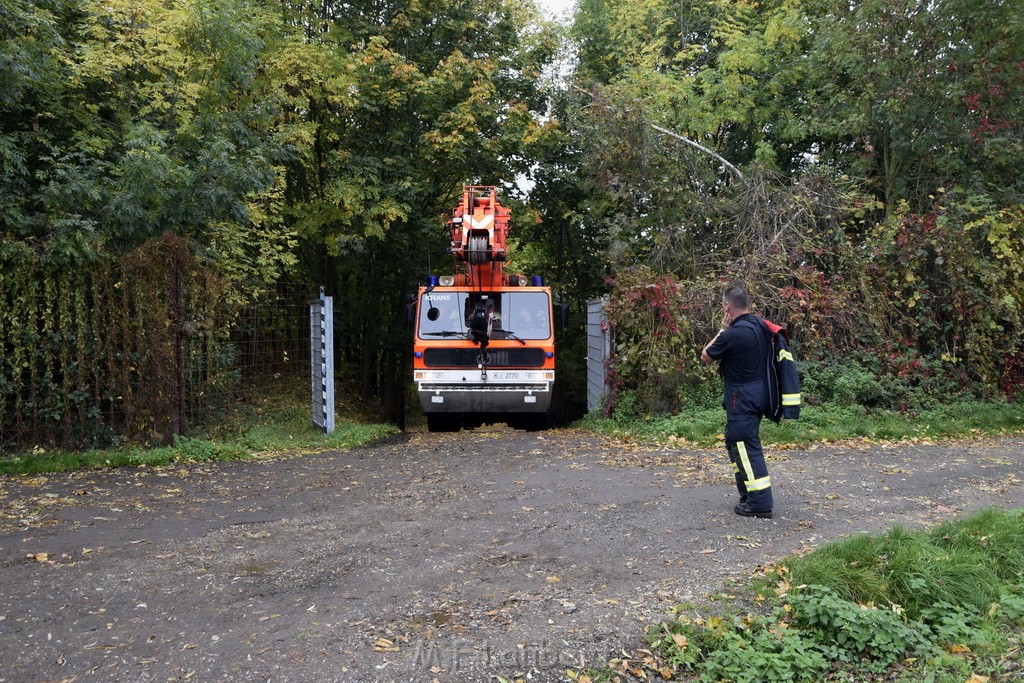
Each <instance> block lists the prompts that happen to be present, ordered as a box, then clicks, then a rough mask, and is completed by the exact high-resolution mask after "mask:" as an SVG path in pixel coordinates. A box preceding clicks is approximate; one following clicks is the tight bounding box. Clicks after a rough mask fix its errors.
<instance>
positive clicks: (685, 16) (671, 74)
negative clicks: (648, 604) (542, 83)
mask: <svg viewBox="0 0 1024 683" xmlns="http://www.w3.org/2000/svg"><path fill="white" fill-rule="evenodd" d="M965 16H970V17H971V21H964V19H963V18H964V17H965ZM1021 21H1022V20H1021V17H1020V14H1019V13H1018V12H1014V11H1013V10H1012V9H1011V6H1010V5H1009V4H1007V3H988V4H986V5H985V7H984V8H980V7H976V6H975V4H974V3H970V2H967V0H942V1H941V2H927V3H925V2H910V3H904V4H902V5H893V4H892V3H888V2H882V1H881V0H870V1H868V2H858V3H854V4H850V3H842V2H837V1H835V0H813V1H811V2H800V3H794V2H788V1H782V0H773V1H771V2H762V3H757V4H756V6H755V4H754V3H748V2H736V3H722V2H718V1H717V0H702V1H700V2H689V3H683V4H678V3H677V4H672V3H664V2H657V1H651V0H628V1H627V2H623V3H617V4H613V3H606V2H603V1H600V0H593V1H587V2H581V3H580V4H579V6H578V9H577V12H576V15H575V23H574V26H573V35H574V37H575V39H576V41H577V44H578V46H579V49H580V63H579V67H578V70H577V74H576V75H577V77H578V79H579V80H580V81H581V82H582V83H583V84H584V85H585V86H586V87H587V90H586V91H583V90H582V89H580V88H575V89H573V90H572V91H571V92H569V93H567V94H566V96H565V97H564V101H565V109H564V114H563V115H562V118H563V119H564V121H565V123H566V125H567V126H568V127H569V128H570V129H571V130H572V131H573V132H574V134H575V135H576V138H577V139H578V149H579V150H580V156H579V158H578V160H576V163H577V164H578V170H579V173H580V174H581V175H582V176H583V178H584V181H583V182H581V185H582V186H584V187H587V188H588V192H589V193H590V194H591V197H592V199H591V200H590V203H589V204H585V205H586V206H589V207H593V208H594V209H597V211H595V212H594V215H593V216H592V217H591V219H592V220H593V221H594V225H593V226H592V228H591V229H592V230H593V231H594V232H596V233H598V234H606V235H607V237H608V239H609V242H610V249H609V252H610V267H611V269H612V271H613V275H614V277H615V280H616V281H617V282H618V281H619V280H620V279H624V282H626V283H627V286H625V287H618V288H617V289H615V290H614V291H613V292H612V306H613V307H615V306H620V307H624V308H628V307H629V306H630V305H632V303H634V301H633V299H630V297H631V296H633V295H634V294H633V293H634V292H635V291H636V290H637V287H638V286H643V284H642V283H641V284H640V285H637V281H636V280H637V278H634V279H633V281H630V278H632V277H633V275H632V274H633V273H634V272H635V264H636V263H637V262H638V261H639V262H642V263H647V264H649V266H650V270H649V271H648V272H646V273H643V274H642V275H641V277H640V278H639V279H640V280H643V279H646V281H647V282H646V284H652V283H654V282H656V281H657V282H659V283H660V284H659V286H660V287H661V288H662V289H673V290H677V291H684V292H689V293H692V292H695V291H703V289H704V288H708V289H710V290H715V293H717V292H720V290H721V288H722V287H723V285H724V284H727V283H742V284H746V285H747V286H748V288H749V289H750V291H751V293H752V294H753V297H754V300H755V302H756V304H757V305H758V307H759V309H760V311H761V312H762V313H763V314H765V315H766V316H767V317H769V318H771V319H773V320H774V321H775V322H778V323H781V324H785V325H786V326H787V327H788V328H789V329H790V331H791V333H792V335H793V338H794V342H795V347H796V351H797V354H798V357H800V358H802V359H804V360H806V361H820V362H822V363H824V364H827V365H829V366H833V367H828V368H812V367H808V369H807V372H808V373H809V374H810V375H811V376H810V377H809V378H808V380H809V382H808V383H809V385H810V386H811V391H810V392H809V394H810V397H811V398H812V399H816V400H825V401H832V400H836V401H854V402H858V403H860V404H862V405H865V406H867V407H870V408H876V407H884V408H889V409H894V410H901V411H916V410H921V409H923V408H926V407H930V406H933V405H935V404H937V403H944V402H948V401H949V400H950V397H951V396H964V397H965V398H969V397H981V396H992V395H993V394H995V393H996V392H1002V393H1003V394H1004V395H1006V396H1007V397H1009V398H1011V399H1013V398H1015V397H1017V396H1018V395H1019V391H1020V389H1019V387H1020V386H1022V379H1024V374H1022V373H1024V361H1022V358H1024V354H1022V349H1021V346H1020V343H1021V342H1020V339H1021V338H1022V335H1021V334H1020V330H1021V318H1020V310H1021V305H1022V292H1024V283H1022V280H1021V275H1020V274H1021V264H1022V262H1024V261H1022V258H1021V254H1020V251H1019V250H1017V249H1014V248H1013V247H1012V245H1013V244H1017V243H1019V241H1020V240H1021V239H1022V238H1024V236H1022V235H1021V234H1020V230H1021V226H1024V220H1022V218H1021V206H1024V184H1022V182H1021V179H1020V176H1019V174H1018V173H1015V172H1014V171H1012V170H1011V168H1010V167H1008V166H1007V163H1009V162H1010V160H1011V159H1013V160H1015V162H1014V163H1016V164H1017V165H1018V166H1019V165H1020V164H1021V163H1024V145H1022V143H1021V140H1022V139H1024V136H1021V135H1020V134H1019V133H1020V126H1021V122H1022V121H1024V108H1022V106H1024V105H1022V103H1024V98H1021V97H1020V96H1019V95H1020V92H1021V90H1022V88H1024V69H1022V67H1021V61H1020V55H1021V54H1024V38H1022V36H1024V31H1021V30H1020V29H1021ZM653 125H659V126H661V127H665V128H668V129H671V130H672V131H675V132H676V133H677V134H678V135H680V136H683V137H685V138H686V139H687V140H689V141H692V142H693V143H696V144H699V145H703V146H704V147H705V148H706V151H699V150H698V149H697V148H696V147H695V146H693V145H688V144H685V143H683V142H681V141H679V140H678V139H677V138H674V137H669V136H665V135H662V134H660V133H657V132H656V131H655V130H654V129H653V127H652V126H653ZM712 153H717V154H720V155H722V156H724V157H725V158H726V159H727V160H728V161H729V162H731V163H732V164H734V165H735V166H738V167H739V171H737V172H732V171H728V170H726V169H725V167H724V166H721V165H719V162H717V161H716V160H715V158H714V156H712ZM741 174H742V177H741ZM666 274H668V275H671V276H672V278H673V282H671V283H665V282H664V281H663V278H664V276H665V275H666ZM690 298H691V301H690V302H689V303H695V302H696V301H697V300H699V299H695V298H694V297H692V296H691V297H690ZM709 301H711V302H713V297H710V298H709ZM672 319H673V322H674V324H675V326H676V327H677V328H681V329H685V330H686V332H687V335H686V340H685V342H686V344H687V345H688V346H689V347H688V348H683V346H684V345H683V344H682V343H680V342H676V345H675V346H674V347H673V348H671V349H666V351H665V355H666V357H672V355H673V354H676V357H683V358H686V357H692V356H691V355H690V354H692V353H694V352H695V351H696V350H699V349H700V348H701V347H702V345H703V343H704V342H705V341H706V340H707V339H708V338H709V337H710V336H711V335H712V334H713V333H714V330H715V329H716V327H717V320H714V315H713V314H711V315H708V314H707V313H694V311H693V310H692V309H691V310H690V311H688V312H687V313H686V314H685V315H684V314H683V313H681V312H680V310H679V309H677V310H676V311H674V312H673V314H672ZM618 322H619V328H618V329H617V334H618V335H620V337H621V338H622V340H623V342H622V344H620V346H621V347H622V348H623V350H624V351H625V352H626V358H625V359H624V361H625V362H624V366H625V370H626V372H625V373H624V374H623V375H622V376H621V377H616V378H615V379H616V381H618V382H620V386H619V388H620V389H622V390H630V391H633V392H635V394H636V395H637V396H638V397H641V403H644V404H645V405H644V411H648V412H654V413H660V412H666V411H671V410H674V409H675V407H676V406H673V405H672V403H671V402H670V401H664V400H659V399H657V398H655V400H651V401H649V402H646V397H647V396H649V395H652V396H654V397H658V396H660V395H662V394H664V393H665V392H664V389H663V388H662V387H661V386H660V385H661V384H663V383H664V380H663V378H662V377H661V376H660V374H659V373H657V372H654V373H650V374H645V373H644V372H643V371H642V370H635V369H634V368H635V367H637V366H638V363H639V364H641V365H642V362H643V361H646V359H648V358H652V357H653V356H652V353H651V352H649V351H647V350H645V349H644V348H643V342H642V340H644V339H647V336H646V335H644V334H643V331H644V326H645V325H646V323H645V322H644V321H643V320H640V321H637V327H636V329H632V328H631V324H632V320H630V319H629V318H624V319H622V320H620V321H618ZM680 354H681V355H680ZM834 359H841V360H840V361H836V360H834ZM657 365H662V366H663V365H665V363H664V361H663V360H662V359H658V362H656V363H654V366H655V367H656V366H657ZM818 369H820V370H823V371H822V372H820V373H819V372H816V370H818ZM832 370H834V371H832ZM816 374H817V375H818V376H815V375H816ZM648 378H650V379H648ZM676 379H678V383H679V384H680V385H681V386H683V387H685V388H684V390H683V391H684V393H685V391H686V389H687V388H689V387H687V385H688V384H690V385H692V384H693V383H694V382H697V381H699V378H698V377H697V374H696V373H694V374H692V375H691V374H689V373H687V375H686V376H685V377H677V378H676ZM705 382H706V378H705ZM642 412H643V411H642Z"/></svg>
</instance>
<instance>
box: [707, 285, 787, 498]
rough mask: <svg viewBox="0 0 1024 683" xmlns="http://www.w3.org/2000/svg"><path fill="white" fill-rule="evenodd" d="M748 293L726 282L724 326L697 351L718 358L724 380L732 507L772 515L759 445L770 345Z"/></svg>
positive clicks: (766, 477)
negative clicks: (735, 498) (735, 499)
mask: <svg viewBox="0 0 1024 683" xmlns="http://www.w3.org/2000/svg"><path fill="white" fill-rule="evenodd" d="M749 306H750V304H749V300H748V298H747V292H746V290H745V289H744V288H742V287H730V288H728V289H727V290H725V293H724V294H723V295H722V309H723V311H724V313H723V315H722V329H720V330H719V331H718V334H716V335H715V337H714V339H712V340H711V341H709V342H708V343H707V344H706V345H705V346H704V350H703V351H701V355H700V358H701V361H703V362H704V363H713V362H715V361H719V362H720V365H719V372H720V373H721V374H722V379H723V380H724V382H725V400H724V403H723V407H724V408H725V415H726V420H725V447H726V449H728V451H729V460H730V461H732V464H733V468H734V471H735V474H736V488H737V489H739V492H740V502H739V504H738V505H737V506H736V507H735V508H733V510H734V511H735V512H736V514H738V515H743V516H744V517H766V518H770V517H771V516H772V484H771V479H770V478H769V476H768V465H767V464H766V463H765V461H764V451H763V450H762V449H761V438H760V434H759V432H760V429H761V416H762V415H763V414H764V413H765V410H766V407H767V405H768V398H769V397H768V383H767V381H766V379H765V377H766V372H767V370H768V363H769V354H770V353H771V345H770V344H769V342H768V340H767V339H766V338H765V335H764V334H763V333H762V332H761V324H760V321H759V319H758V318H757V317H756V316H754V315H751V313H750V312H749V310H748V309H749Z"/></svg>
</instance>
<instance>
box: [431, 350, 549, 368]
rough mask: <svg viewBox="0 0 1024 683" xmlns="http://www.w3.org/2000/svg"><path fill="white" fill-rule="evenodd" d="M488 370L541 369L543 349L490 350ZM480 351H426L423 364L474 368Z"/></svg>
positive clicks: (432, 366) (542, 365)
mask: <svg viewBox="0 0 1024 683" xmlns="http://www.w3.org/2000/svg"><path fill="white" fill-rule="evenodd" d="M487 355H488V356H489V357H490V363H488V367H490V368H542V367H544V349H490V350H488V352H487ZM479 356H480V349H437V348H433V349H426V350H425V351H424V352H423V364H424V365H426V366H427V367H428V368H475V367H476V366H477V358H479Z"/></svg>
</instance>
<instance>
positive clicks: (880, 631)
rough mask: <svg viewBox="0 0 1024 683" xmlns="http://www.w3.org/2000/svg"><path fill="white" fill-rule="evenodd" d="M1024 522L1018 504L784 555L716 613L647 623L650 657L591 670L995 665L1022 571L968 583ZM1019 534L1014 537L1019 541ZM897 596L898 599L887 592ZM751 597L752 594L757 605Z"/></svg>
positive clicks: (704, 672)
mask: <svg viewBox="0 0 1024 683" xmlns="http://www.w3.org/2000/svg"><path fill="white" fill-rule="evenodd" d="M1022 524H1024V517H1022V515H1021V514H1020V513H1019V511H1012V512H1003V511H996V510H986V511H983V512H980V513H977V514H975V515H972V516H970V517H967V518H964V519H960V520H954V521H951V522H948V523H946V524H944V525H942V527H941V528H935V529H932V530H927V531H919V532H909V531H906V530H903V529H899V528H897V529H893V530H891V531H890V532H888V533H886V534H883V535H882V536H868V535H864V536H858V537H855V538H851V539H848V540H846V541H840V542H838V543H834V544H830V545H827V546H824V547H822V548H819V549H817V550H815V551H814V552H812V553H810V554H808V555H806V556H803V557H797V558H789V559H787V560H786V561H785V562H784V563H783V564H781V565H780V566H778V567H776V568H775V569H774V570H773V571H772V573H771V574H770V575H769V578H772V579H773V580H774V581H775V583H774V585H769V582H767V581H762V582H759V583H758V586H757V587H756V588H755V589H752V591H751V592H750V595H748V596H743V597H741V598H739V599H737V600H736V602H735V603H734V604H731V605H727V606H725V611H724V613H722V614H720V615H718V616H712V617H707V618H705V617H690V616H687V615H686V614H682V615H681V616H680V617H679V618H678V619H676V620H674V621H671V622H663V623H661V624H659V625H658V626H657V627H652V628H650V629H649V630H648V635H647V641H648V643H649V644H650V646H651V649H650V650H649V651H644V652H646V654H647V656H646V657H643V658H642V657H637V658H636V659H630V660H612V661H611V662H609V664H608V667H607V669H605V670H603V671H601V672H597V673H596V677H595V680H621V679H620V678H618V674H619V673H622V674H625V673H626V672H633V673H635V672H636V671H637V670H643V671H647V672H653V673H657V674H659V675H660V676H662V677H664V678H672V679H676V678H685V679H686V680H699V681H707V682H709V683H711V682H713V681H723V680H731V681H749V682H755V681H764V682H766V683H767V682H769V681H778V680H792V681H819V680H894V677H895V680H907V681H910V680H949V681H954V680H964V678H965V677H966V676H969V675H970V672H971V671H975V672H989V671H992V672H995V671H998V667H999V666H1000V664H1002V663H1003V662H1005V660H1006V659H1007V658H1009V657H1010V656H1011V655H1012V652H1007V650H1009V648H1010V647H1011V639H1010V636H1011V635H1012V633H1013V631H1014V629H1016V628H1017V625H1018V624H1019V623H1020V621H1019V620H1020V619H1021V614H1022V605H1024V603H1022V601H1021V598H1020V591H1021V585H1020V574H1019V573H1016V574H1013V575H1007V576H1006V577H1005V578H1004V577H999V576H997V575H996V574H995V573H992V574H988V575H987V578H983V579H982V583H981V585H980V590H979V591H978V592H973V591H972V590H971V588H972V586H974V584H973V582H974V581H975V580H977V579H979V578H980V577H981V575H979V574H974V575H971V574H970V572H969V571H966V570H967V568H968V567H970V566H971V565H972V564H977V565H980V566H994V565H1000V564H1002V563H1003V560H1002V559H1001V555H1002V553H1001V551H1000V550H999V549H998V548H997V544H996V542H995V541H994V537H995V536H998V537H999V539H1000V540H1003V539H1009V538H1010V537H1011V536H1013V535H1014V534H1016V535H1017V538H1019V535H1020V533H1021V531H1024V529H1022V528H1021V525H1022ZM954 538H956V539H961V540H960V541H957V542H955V543H953V544H951V543H950V541H951V539H954ZM989 538H993V542H992V543H987V542H985V541H987V539H989ZM1022 543H1024V541H1020V540H1016V538H1015V539H1014V541H1013V543H1012V545H1013V546H1014V552H1016V551H1017V550H1018V548H1019V547H1020V546H1021V544H1022ZM954 567H956V568H959V570H956V571H952V570H951V568H954ZM819 579H822V580H823V581H822V582H821V583H816V581H817V580H819ZM805 581H808V582H811V583H804V582H805ZM798 584H799V585H798ZM773 589H774V590H773ZM755 591H756V592H757V595H756V596H754V595H753V594H754V592H755ZM766 594H768V595H771V596H772V597H770V598H765V595H766ZM897 596H899V597H900V599H903V600H904V603H905V604H903V603H900V604H898V603H895V602H893V599H894V598H896V597H897ZM908 598H910V599H908ZM921 598H926V599H924V600H923V601H922V600H921ZM750 599H753V600H755V601H756V602H757V603H759V604H758V607H757V610H756V611H754V612H750V611H747V610H748V609H749V606H750V602H749V600H750ZM908 605H912V606H913V609H911V608H908V607H907V606H908ZM678 611H681V612H685V611H688V610H682V609H680V610H678ZM954 654H955V655H957V656H953V655H954ZM605 674H607V678H601V676H604V675H605Z"/></svg>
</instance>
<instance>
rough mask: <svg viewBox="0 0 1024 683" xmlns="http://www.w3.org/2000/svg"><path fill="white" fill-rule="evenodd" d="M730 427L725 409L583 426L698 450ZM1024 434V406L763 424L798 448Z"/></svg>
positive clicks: (764, 433)
mask: <svg viewBox="0 0 1024 683" xmlns="http://www.w3.org/2000/svg"><path fill="white" fill-rule="evenodd" d="M724 424H725V411H724V410H722V408H721V407H719V406H716V407H711V408H708V407H693V408H689V409H686V410H685V411H684V412H682V413H679V414H678V415H670V416H665V417H637V418H632V419H623V418H618V419H610V418H603V417H598V416H596V415H590V416H587V417H586V418H584V419H583V420H582V421H581V422H580V423H579V425H580V426H582V427H584V428H586V429H590V430H593V431H596V432H600V433H603V434H608V435H610V436H617V437H628V438H634V439H640V440H648V441H667V440H669V439H670V438H671V437H674V438H675V439H680V440H683V441H685V442H687V443H689V444H692V445H694V446H698V447H710V446H714V445H715V444H716V443H718V442H719V440H720V438H721V435H722V430H723V427H724ZM1022 430H1024V404H1012V403H1000V402H987V403H983V402H957V403H950V404H948V405H943V406H939V407H937V408H934V409H931V410H926V411H921V412H918V413H899V412H895V411H891V410H867V409H866V408H864V407H863V406H859V405H848V406H836V405H818V406H804V408H803V409H802V411H801V413H800V419H799V420H785V421H783V422H782V423H781V424H774V423H772V422H770V421H768V420H765V421H764V422H762V427H761V440H762V442H764V443H765V444H780V443H787V444H798V445H804V444H809V443H815V442H817V443H820V442H829V441H841V440H844V439H857V438H867V439H877V440H887V441H899V440H904V439H915V438H916V439H939V438H948V437H956V436H967V435H996V434H1005V433H1012V432H1020V431H1022Z"/></svg>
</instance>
